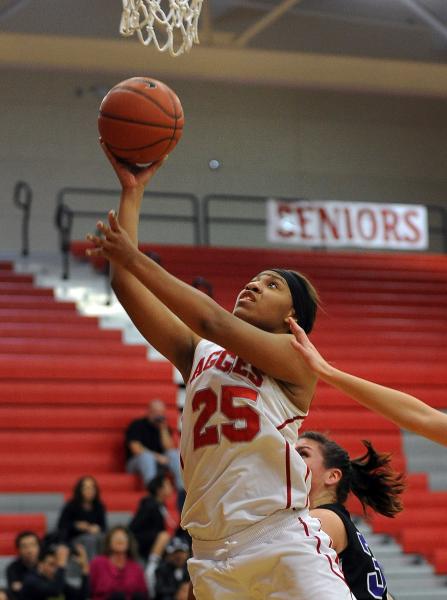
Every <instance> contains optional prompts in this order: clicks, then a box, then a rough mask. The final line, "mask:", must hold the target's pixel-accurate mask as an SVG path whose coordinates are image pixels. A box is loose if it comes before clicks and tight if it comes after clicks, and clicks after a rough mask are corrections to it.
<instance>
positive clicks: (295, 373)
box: [89, 212, 316, 410]
mask: <svg viewBox="0 0 447 600" xmlns="http://www.w3.org/2000/svg"><path fill="white" fill-rule="evenodd" d="M98 229H99V231H100V232H101V233H102V234H103V237H101V238H100V237H98V236H90V238H89V239H91V240H92V241H93V242H94V243H95V245H96V249H95V250H92V251H91V252H92V253H96V254H97V255H98V256H104V257H105V258H107V259H108V260H110V261H111V262H112V263H114V264H115V269H116V272H121V273H122V271H123V270H127V271H128V272H129V275H128V276H127V277H130V276H133V277H134V278H136V279H138V280H139V281H140V282H141V283H142V284H143V285H144V286H145V287H146V288H147V290H149V291H150V292H151V293H152V294H153V295H154V296H156V297H157V298H158V300H159V301H161V303H162V304H163V305H165V306H167V307H168V308H169V309H170V311H172V313H174V314H175V315H177V317H178V318H179V319H180V321H182V322H183V323H185V325H186V326H188V327H189V328H190V329H191V330H192V331H194V332H195V333H196V334H197V335H198V336H199V337H200V338H206V339H208V340H210V341H212V342H215V343H216V344H219V345H221V346H223V347H224V348H225V349H227V350H229V351H230V352H233V353H234V354H236V355H238V356H241V357H242V358H243V359H244V360H246V361H248V362H250V363H251V364H253V365H254V366H256V367H257V368H259V369H260V370H261V371H263V372H265V373H267V374H268V375H270V376H272V377H274V378H275V379H279V380H282V381H284V382H287V383H290V384H291V385H292V386H293V385H295V386H299V387H300V388H301V389H302V390H304V392H303V400H302V401H301V399H300V400H299V402H298V404H299V407H300V408H302V409H303V410H307V408H308V405H309V403H310V400H311V397H312V392H313V387H314V385H315V381H316V378H315V376H314V375H313V374H312V373H311V371H310V370H309V369H308V367H307V366H306V364H305V362H304V361H301V364H300V362H298V368H297V366H296V365H297V361H296V356H295V352H294V351H293V348H292V346H291V344H290V337H291V336H290V333H289V326H288V322H287V317H288V316H291V315H292V314H294V308H293V306H292V298H291V291H290V289H289V287H288V284H287V282H286V281H285V280H284V279H283V277H282V276H281V275H279V274H278V273H276V272H275V270H272V271H266V272H263V273H261V274H260V275H258V276H257V277H256V278H255V279H254V280H252V281H251V282H249V283H248V284H247V286H246V287H245V288H244V289H243V290H242V291H241V293H240V294H239V297H238V300H237V303H236V308H235V311H234V314H232V313H230V312H228V311H227V310H225V309H223V308H222V307H221V306H219V304H217V303H216V302H215V301H214V300H213V299H212V298H209V297H208V296H206V295H205V294H203V293H202V292H200V291H199V290H196V289H194V288H192V287H191V286H189V285H187V284H186V283H184V282H183V281H180V280H179V279H177V278H176V277H174V276H173V275H171V274H170V273H168V272H167V271H165V270H164V269H163V268H162V267H161V266H160V265H158V264H156V263H155V262H154V261H152V260H150V259H149V258H148V257H147V256H145V255H144V254H142V253H141V252H139V251H138V248H137V247H136V246H135V244H134V243H133V242H132V240H131V239H130V238H129V235H128V234H127V233H126V231H125V229H124V228H123V227H122V226H121V224H120V223H119V222H118V219H117V218H116V216H115V215H114V213H113V212H111V213H109V225H108V226H107V225H105V224H103V223H98ZM120 288H121V285H119V287H116V284H115V289H117V290H118V293H120ZM119 297H120V298H122V297H123V294H122V292H121V293H120V295H119ZM128 304H129V302H128ZM126 308H127V307H126ZM133 314H135V316H137V315H136V313H133ZM258 323H260V324H259V325H258ZM293 359H294V360H293ZM290 361H293V367H292V366H291V365H290ZM292 395H293V394H292ZM304 396H305V399H304Z"/></svg>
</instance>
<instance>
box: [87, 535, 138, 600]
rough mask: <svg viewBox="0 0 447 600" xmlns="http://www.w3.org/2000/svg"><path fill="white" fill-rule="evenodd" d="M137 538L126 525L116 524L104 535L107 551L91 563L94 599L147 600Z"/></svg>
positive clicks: (91, 587) (92, 595) (91, 584)
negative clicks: (139, 561) (138, 555)
mask: <svg viewBox="0 0 447 600" xmlns="http://www.w3.org/2000/svg"><path fill="white" fill-rule="evenodd" d="M136 559H137V549H136V541H135V539H134V537H133V535H132V534H131V533H130V532H128V531H127V529H126V528H125V527H121V526H116V527H113V528H112V529H111V530H110V531H109V532H108V534H107V535H106V537H105V541H104V554H103V555H100V556H96V558H94V559H93V560H92V562H91V565H90V597H91V600H147V599H148V595H147V588H146V583H145V581H144V573H143V569H142V568H141V566H140V565H139V563H138V562H137V560H136Z"/></svg>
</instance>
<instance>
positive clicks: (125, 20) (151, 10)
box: [120, 0, 203, 56]
mask: <svg viewBox="0 0 447 600" xmlns="http://www.w3.org/2000/svg"><path fill="white" fill-rule="evenodd" d="M202 3H203V0H123V12H122V15H121V24H120V33H121V35H124V36H131V35H133V34H134V33H135V32H136V33H137V35H138V38H139V40H140V42H141V43H142V44H144V45H145V46H148V45H149V44H150V43H153V44H154V45H155V46H156V48H157V50H159V51H160V52H165V51H166V50H168V51H169V53H170V54H171V55H172V56H179V55H180V54H183V53H184V52H188V51H189V50H190V49H191V47H192V45H193V44H198V43H199V37H198V33H197V27H198V23H199V17H200V11H201V9H202ZM162 5H165V6H166V8H165V10H163V7H162ZM157 36H158V37H157Z"/></svg>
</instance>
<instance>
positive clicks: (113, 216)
mask: <svg viewBox="0 0 447 600" xmlns="http://www.w3.org/2000/svg"><path fill="white" fill-rule="evenodd" d="M108 217H109V225H110V229H111V230H112V231H115V232H118V231H119V230H120V224H119V222H118V215H117V213H116V211H115V210H109V215H108Z"/></svg>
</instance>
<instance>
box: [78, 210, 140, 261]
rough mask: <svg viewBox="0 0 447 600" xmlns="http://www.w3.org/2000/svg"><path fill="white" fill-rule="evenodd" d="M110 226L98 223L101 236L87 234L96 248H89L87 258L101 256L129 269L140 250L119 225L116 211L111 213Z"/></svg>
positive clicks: (97, 226)
mask: <svg viewBox="0 0 447 600" xmlns="http://www.w3.org/2000/svg"><path fill="white" fill-rule="evenodd" d="M108 220H109V224H108V225H106V224H105V223H103V222H102V221H98V223H97V224H96V228H97V230H98V232H99V234H100V235H94V234H92V233H89V234H87V236H86V237H87V240H88V241H89V242H92V243H93V244H94V248H87V250H86V254H87V256H100V257H103V258H106V259H107V260H109V261H111V262H113V263H115V264H118V265H121V266H123V267H127V266H128V265H129V264H130V263H131V262H132V260H133V259H134V258H135V256H136V255H137V254H138V248H136V246H134V244H132V242H131V240H130V237H129V235H128V234H127V232H126V231H125V230H124V229H123V228H122V227H121V226H120V224H119V223H118V218H117V215H116V212H115V211H114V210H111V211H109V215H108Z"/></svg>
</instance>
